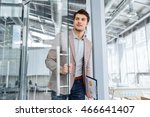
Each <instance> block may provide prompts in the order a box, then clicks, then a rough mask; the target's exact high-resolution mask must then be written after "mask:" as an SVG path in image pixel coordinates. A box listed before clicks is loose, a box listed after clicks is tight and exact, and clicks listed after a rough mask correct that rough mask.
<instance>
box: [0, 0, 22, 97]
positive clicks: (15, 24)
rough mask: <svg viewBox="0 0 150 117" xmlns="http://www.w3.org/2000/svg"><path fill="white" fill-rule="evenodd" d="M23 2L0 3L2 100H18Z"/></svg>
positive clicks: (0, 86) (8, 0)
mask: <svg viewBox="0 0 150 117" xmlns="http://www.w3.org/2000/svg"><path fill="white" fill-rule="evenodd" d="M22 13H23V9H22V0H13V1H10V0H1V2H0V99H18V97H19V93H18V91H19V84H20V80H19V76H20V73H19V69H20V68H21V64H20V62H21V61H20V59H21V43H22V38H23V36H22V27H23V20H22V15H23V14H22Z"/></svg>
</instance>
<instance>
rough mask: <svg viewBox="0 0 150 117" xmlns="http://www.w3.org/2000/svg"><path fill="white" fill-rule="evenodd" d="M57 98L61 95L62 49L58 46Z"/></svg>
mask: <svg viewBox="0 0 150 117" xmlns="http://www.w3.org/2000/svg"><path fill="white" fill-rule="evenodd" d="M56 77H57V96H59V95H60V47H59V46H57V76H56Z"/></svg>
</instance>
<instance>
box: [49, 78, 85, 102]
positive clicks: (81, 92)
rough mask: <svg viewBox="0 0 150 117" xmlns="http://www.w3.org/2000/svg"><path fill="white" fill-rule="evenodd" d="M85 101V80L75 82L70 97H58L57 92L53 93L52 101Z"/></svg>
mask: <svg viewBox="0 0 150 117" xmlns="http://www.w3.org/2000/svg"><path fill="white" fill-rule="evenodd" d="M67 98H68V99H69V100H85V87H84V84H83V80H82V79H80V80H75V81H74V84H73V87H72V89H71V92H70V95H69V96H68V95H63V94H60V96H57V93H56V92H55V91H52V93H51V99H52V100H66V99H67Z"/></svg>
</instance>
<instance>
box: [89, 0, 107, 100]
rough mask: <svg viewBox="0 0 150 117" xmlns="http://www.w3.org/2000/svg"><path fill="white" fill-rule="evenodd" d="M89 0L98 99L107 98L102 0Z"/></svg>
mask: <svg viewBox="0 0 150 117" xmlns="http://www.w3.org/2000/svg"><path fill="white" fill-rule="evenodd" d="M90 1H91V28H92V40H93V62H94V66H93V68H94V77H95V78H96V79H97V81H98V99H99V100H102V99H109V93H108V66H107V51H106V32H105V10H104V0H90Z"/></svg>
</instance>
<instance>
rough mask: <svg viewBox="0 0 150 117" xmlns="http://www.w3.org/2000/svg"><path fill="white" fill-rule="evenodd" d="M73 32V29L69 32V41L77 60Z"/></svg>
mask: <svg viewBox="0 0 150 117" xmlns="http://www.w3.org/2000/svg"><path fill="white" fill-rule="evenodd" d="M73 38H74V37H73V32H72V30H71V31H70V32H69V43H70V49H71V51H72V55H73V59H74V61H75V47H74V40H73Z"/></svg>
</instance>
